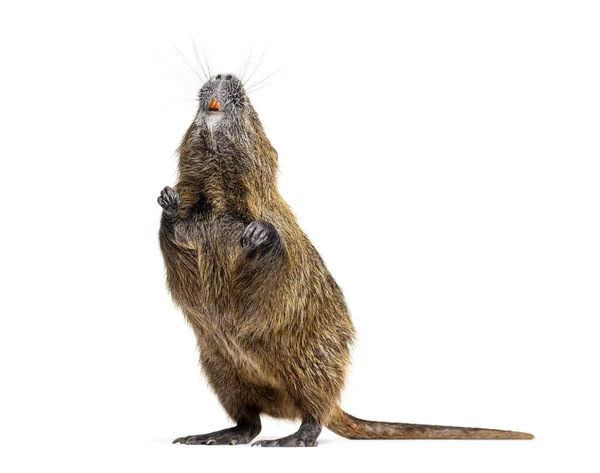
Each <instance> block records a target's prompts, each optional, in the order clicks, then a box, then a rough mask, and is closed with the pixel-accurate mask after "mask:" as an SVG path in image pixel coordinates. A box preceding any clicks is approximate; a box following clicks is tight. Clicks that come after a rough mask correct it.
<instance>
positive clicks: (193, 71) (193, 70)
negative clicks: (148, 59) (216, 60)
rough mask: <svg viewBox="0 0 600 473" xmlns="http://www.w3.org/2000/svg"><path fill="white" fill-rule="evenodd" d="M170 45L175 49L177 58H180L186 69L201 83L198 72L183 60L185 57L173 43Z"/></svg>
mask: <svg viewBox="0 0 600 473" xmlns="http://www.w3.org/2000/svg"><path fill="white" fill-rule="evenodd" d="M171 44H172V45H173V47H174V48H175V50H176V51H177V53H179V57H181V59H183V62H184V63H185V65H186V66H187V67H188V69H189V70H190V71H191V72H192V73H193V74H194V75H195V76H196V77H197V78H198V80H199V81H200V82H202V77H200V75H199V74H198V72H196V70H195V69H194V68H193V67H192V66H191V64H190V63H189V61H188V60H187V59H186V58H185V56H184V55H183V53H182V52H181V51H180V50H179V48H178V47H177V46H176V45H175V43H171Z"/></svg>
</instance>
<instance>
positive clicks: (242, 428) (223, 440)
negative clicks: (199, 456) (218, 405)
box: [173, 425, 260, 445]
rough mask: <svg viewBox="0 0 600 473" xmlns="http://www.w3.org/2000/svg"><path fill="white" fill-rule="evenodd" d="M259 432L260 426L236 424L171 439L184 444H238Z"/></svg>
mask: <svg viewBox="0 0 600 473" xmlns="http://www.w3.org/2000/svg"><path fill="white" fill-rule="evenodd" d="M259 432H260V427H258V428H257V427H256V426H252V425H236V426H235V427H231V428H230V429H224V430H218V431H217V432H212V433H210V434H202V435H189V436H187V437H179V438H176V439H175V440H173V443H181V444H185V445H238V444H244V443H250V442H251V441H252V439H253V438H254V437H256V436H257V435H258V434H259Z"/></svg>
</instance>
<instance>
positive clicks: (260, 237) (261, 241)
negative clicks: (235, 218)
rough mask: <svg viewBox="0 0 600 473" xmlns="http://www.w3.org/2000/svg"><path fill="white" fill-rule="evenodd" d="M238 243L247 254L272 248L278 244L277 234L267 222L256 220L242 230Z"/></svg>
mask: <svg viewBox="0 0 600 473" xmlns="http://www.w3.org/2000/svg"><path fill="white" fill-rule="evenodd" d="M240 243H241V245H242V246H243V247H244V248H245V249H246V250H247V251H248V252H253V251H255V250H258V249H262V248H264V249H267V248H273V247H276V246H278V245H279V243H280V239H279V233H277V230H276V229H275V227H274V226H273V225H272V224H270V223H269V222H264V221H261V220H256V221H254V222H250V223H249V224H248V226H247V227H246V228H245V229H244V232H243V233H242V238H241V240H240Z"/></svg>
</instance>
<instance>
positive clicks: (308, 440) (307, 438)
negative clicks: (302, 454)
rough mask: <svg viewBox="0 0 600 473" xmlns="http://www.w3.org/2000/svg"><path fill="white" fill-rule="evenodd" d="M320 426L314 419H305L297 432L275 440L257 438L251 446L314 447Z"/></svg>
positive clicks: (316, 443)
mask: <svg viewBox="0 0 600 473" xmlns="http://www.w3.org/2000/svg"><path fill="white" fill-rule="evenodd" d="M320 433H321V426H320V425H319V423H318V422H317V421H315V420H314V419H305V420H304V421H303V422H302V425H301V426H300V429H298V432H296V433H294V434H292V435H288V436H287V437H282V438H280V439H275V440H259V441H258V442H254V443H253V444H252V446H253V447H316V446H317V445H318V442H317V438H318V437H319V434H320Z"/></svg>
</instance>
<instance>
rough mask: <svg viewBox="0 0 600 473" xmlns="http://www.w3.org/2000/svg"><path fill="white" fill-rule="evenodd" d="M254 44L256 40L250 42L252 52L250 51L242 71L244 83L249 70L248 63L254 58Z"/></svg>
mask: <svg viewBox="0 0 600 473" xmlns="http://www.w3.org/2000/svg"><path fill="white" fill-rule="evenodd" d="M253 45H254V41H251V42H250V52H249V53H248V59H246V63H245V65H244V72H243V73H242V83H243V82H244V76H245V75H246V72H248V65H249V64H250V59H251V58H252V46H253Z"/></svg>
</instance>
